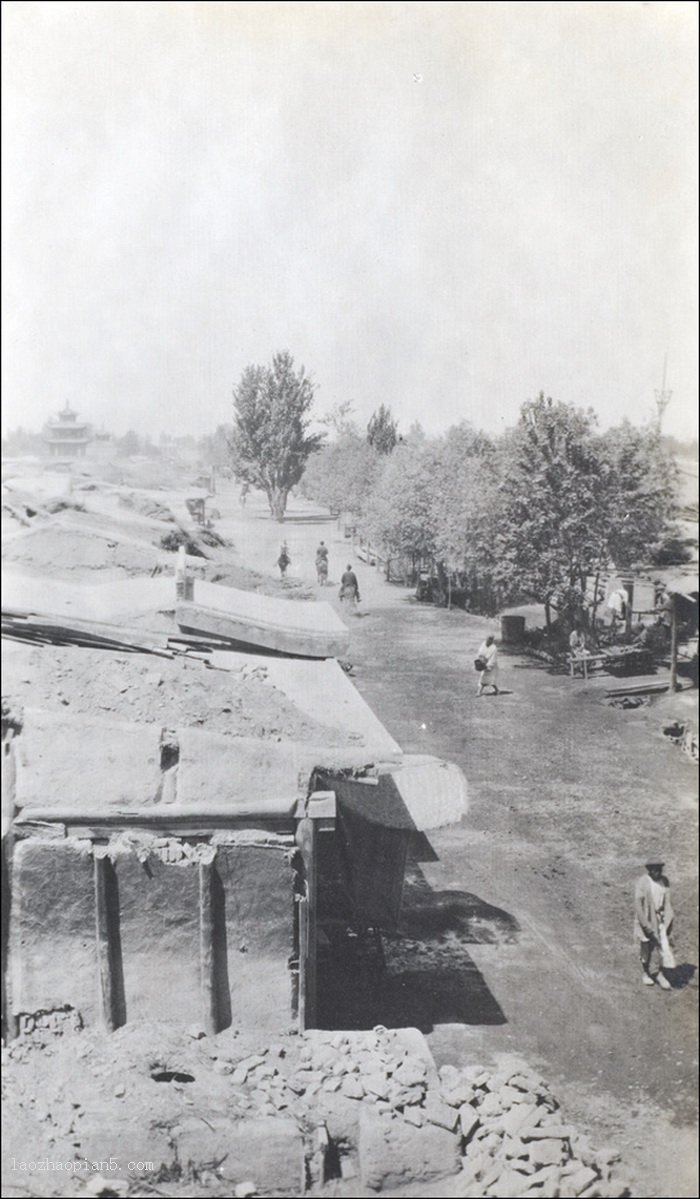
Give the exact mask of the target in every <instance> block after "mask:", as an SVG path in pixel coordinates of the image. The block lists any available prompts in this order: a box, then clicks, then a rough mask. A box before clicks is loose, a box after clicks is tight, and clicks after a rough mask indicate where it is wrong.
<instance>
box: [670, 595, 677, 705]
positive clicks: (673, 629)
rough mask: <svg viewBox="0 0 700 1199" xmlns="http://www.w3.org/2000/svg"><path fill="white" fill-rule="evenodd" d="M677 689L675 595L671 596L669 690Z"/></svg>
mask: <svg viewBox="0 0 700 1199" xmlns="http://www.w3.org/2000/svg"><path fill="white" fill-rule="evenodd" d="M677 689H678V608H677V604H676V596H675V595H672V596H671V683H670V690H671V691H676V690H677Z"/></svg>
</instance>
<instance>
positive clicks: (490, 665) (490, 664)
mask: <svg viewBox="0 0 700 1199" xmlns="http://www.w3.org/2000/svg"><path fill="white" fill-rule="evenodd" d="M477 658H481V660H482V662H483V663H484V669H483V670H482V671H481V674H480V675H479V689H478V691H477V693H476V694H477V695H483V692H484V687H493V693H494V695H498V694H499V691H498V650H497V649H496V639H495V637H493V636H491V635H489V636H488V637H487V638H486V640H485V641H483V642H482V644H481V645H480V646H479V652H478V654H477Z"/></svg>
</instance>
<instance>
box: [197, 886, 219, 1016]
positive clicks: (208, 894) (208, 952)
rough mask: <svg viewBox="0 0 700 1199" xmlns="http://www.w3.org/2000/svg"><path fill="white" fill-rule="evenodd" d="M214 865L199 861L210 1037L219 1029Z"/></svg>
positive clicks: (204, 984) (204, 996)
mask: <svg viewBox="0 0 700 1199" xmlns="http://www.w3.org/2000/svg"><path fill="white" fill-rule="evenodd" d="M213 869H214V868H213V865H212V864H211V863H208V862H200V864H199V972H200V988H201V995H202V1023H203V1025H204V1029H205V1032H206V1033H207V1034H208V1036H210V1037H213V1036H214V1034H215V1033H217V1032H218V1031H219V1029H218V1012H217V1004H216V977H215V955H214V906H213V898H212V871H213Z"/></svg>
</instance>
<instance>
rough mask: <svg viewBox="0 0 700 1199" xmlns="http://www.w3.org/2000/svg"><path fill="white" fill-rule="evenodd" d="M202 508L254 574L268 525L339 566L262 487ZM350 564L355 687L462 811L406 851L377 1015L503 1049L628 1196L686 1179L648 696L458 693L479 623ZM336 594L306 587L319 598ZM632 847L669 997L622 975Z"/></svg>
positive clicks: (683, 992) (673, 867)
mask: <svg viewBox="0 0 700 1199" xmlns="http://www.w3.org/2000/svg"><path fill="white" fill-rule="evenodd" d="M220 507H221V508H222V517H223V521H222V531H223V532H224V533H226V534H227V535H231V536H232V537H233V539H234V541H235V543H236V547H237V549H238V551H239V552H240V553H241V556H242V558H243V561H244V562H245V564H246V565H248V566H251V567H253V568H254V569H258V570H263V571H266V572H270V571H271V569H272V566H273V563H274V560H275V553H276V550H277V549H278V547H279V542H280V541H281V535H282V536H284V537H285V538H286V540H287V542H288V545H289V547H290V552H291V557H292V573H293V574H294V575H295V576H296V577H298V578H301V579H304V580H306V581H309V582H313V556H314V548H315V545H316V544H318V540H319V538H320V537H323V538H324V539H325V541H326V543H327V544H328V545H329V546H330V555H331V570H330V576H331V583H332V581H333V580H334V579H336V580H337V578H338V576H339V574H340V572H341V571H342V569H343V567H344V565H345V562H346V561H350V560H351V557H350V554H349V547H348V543H347V542H345V541H344V540H343V538H342V537H341V536H340V535H339V534H338V532H337V530H336V528H335V525H334V524H333V523H331V522H326V521H322V520H321V519H320V514H319V513H314V512H312V511H311V510H310V509H308V508H307V507H306V506H305V505H303V503H301V502H298V503H296V504H294V505H292V506H291V507H290V510H289V514H288V519H287V521H286V522H285V524H284V526H279V525H273V524H272V523H271V522H269V520H268V519H266V518H265V510H264V504H263V503H262V500H261V497H257V503H256V502H255V501H254V502H253V504H251V506H250V507H249V508H248V510H247V511H246V512H245V513H240V511H239V510H238V509H237V505H236V504H234V502H233V494H231V497H230V501H228V502H227V497H226V496H222V497H221V499H220ZM352 561H353V565H354V568H355V570H356V571H357V573H358V576H359V579H360V585H361V589H362V592H363V601H364V602H363V605H362V609H361V611H362V613H363V614H362V615H361V616H360V617H358V618H356V619H355V620H353V621H352V626H353V627H352V632H353V639H352V645H351V651H350V655H349V656H350V658H351V660H352V662H353V663H354V668H355V682H356V685H357V687H358V688H359V690H360V692H361V693H362V695H363V696H364V697H365V699H366V700H367V701H368V702H369V704H370V705H371V706H372V708H373V709H374V711H375V712H376V714H377V716H378V717H379V718H380V720H382V722H383V723H384V724H385V726H386V727H387V729H388V730H389V732H390V733H391V734H392V735H393V736H394V737H395V738H396V739H397V740H398V741H399V743H400V744H401V745H402V746H403V748H404V749H405V750H407V751H415V752H429V753H435V754H438V755H440V756H443V757H446V758H449V759H451V760H453V761H455V762H458V763H459V764H460V766H461V767H462V768H463V770H464V772H465V774H466V777H467V780H468V783H469V788H470V810H469V813H468V815H467V817H466V818H465V819H464V820H463V822H462V823H461V825H460V826H458V827H456V828H454V827H452V828H448V829H445V830H442V831H439V832H436V833H435V834H433V835H432V836H431V842H432V846H433V848H434V851H435V855H436V860H421V861H417V862H415V863H414V866H413V871H412V877H411V879H410V882H409V886H408V888H407V896H406V899H407V902H406V916H405V922H404V928H403V929H402V936H401V937H397V938H395V939H393V940H390V941H389V942H388V944H387V963H388V976H387V984H386V986H385V988H384V991H383V993H382V997H381V1002H382V1003H383V1005H384V1009H383V1011H382V1012H381V1013H380V1015H381V1017H382V1022H383V1023H386V1024H387V1025H389V1024H392V1023H393V1024H397V1023H406V1024H417V1025H419V1026H420V1027H421V1028H422V1029H423V1030H424V1031H426V1032H427V1033H428V1034H429V1040H430V1043H431V1047H432V1049H433V1052H434V1054H435V1056H436V1058H437V1059H438V1061H442V1060H445V1061H447V1060H452V1061H458V1062H460V1063H461V1062H468V1061H479V1062H484V1063H485V1064H489V1063H490V1062H493V1061H496V1060H498V1058H499V1055H503V1054H513V1053H515V1054H520V1055H523V1056H524V1057H525V1058H527V1059H528V1060H529V1061H530V1062H531V1063H532V1064H533V1065H535V1066H537V1067H538V1068H539V1069H541V1071H542V1073H543V1074H544V1075H545V1077H547V1078H548V1079H549V1080H550V1081H551V1083H552V1085H553V1086H554V1088H555V1089H556V1091H557V1092H558V1093H559V1094H560V1095H561V1097H562V1099H563V1100H564V1101H565V1103H566V1108H567V1112H568V1114H569V1115H570V1116H571V1117H572V1118H573V1119H578V1120H580V1122H581V1124H582V1125H583V1126H584V1127H585V1126H587V1127H588V1128H589V1129H590V1132H591V1134H592V1135H593V1136H594V1138H595V1139H596V1141H597V1142H598V1143H602V1142H604V1141H605V1142H610V1143H613V1144H616V1145H617V1146H618V1147H619V1148H620V1149H621V1150H622V1152H623V1155H624V1160H625V1167H626V1173H627V1175H628V1176H629V1177H630V1178H631V1179H632V1181H633V1183H634V1186H635V1190H634V1194H635V1195H637V1196H640V1197H641V1199H644V1197H646V1196H649V1197H652V1196H655V1197H660V1196H671V1195H684V1196H685V1195H695V1194H697V1181H696V1178H695V1167H694V1163H695V1141H694V1130H693V1122H694V1119H695V1112H696V1090H695V1071H696V1060H695V1045H696V1043H697V1042H696V1013H697V988H696V976H695V964H696V962H697V957H696V934H697V918H696V916H695V913H696V912H697V885H696V875H695V865H694V848H695V845H696V844H697V799H696V796H697V791H696V774H695V770H694V767H693V766H692V764H691V762H690V761H689V759H687V758H686V757H685V756H684V755H683V754H682V753H680V751H679V750H678V749H676V748H675V747H674V746H672V745H671V744H670V743H669V742H668V740H667V739H665V738H664V737H663V735H662V733H661V723H662V718H661V716H660V715H659V713H658V712H655V711H654V709H653V708H646V709H641V710H637V711H632V712H624V711H619V710H616V709H613V708H610V707H609V706H607V705H606V704H605V702H604V700H603V696H602V692H601V688H600V686H599V685H597V684H595V683H590V684H584V683H583V682H582V681H581V680H576V681H572V680H570V679H569V678H568V677H565V676H557V675H553V674H551V673H549V671H548V670H547V669H543V668H541V667H539V666H537V665H535V664H534V663H532V662H531V661H529V660H528V659H525V658H522V657H520V656H518V655H512V656H508V655H506V654H505V653H502V655H501V665H502V676H503V678H502V686H503V687H504V689H505V692H506V693H505V694H504V695H502V696H500V697H490V696H483V697H482V698H479V699H478V698H477V697H476V687H475V682H476V676H475V673H474V670H473V665H472V659H473V658H474V656H475V650H476V647H477V646H478V644H479V642H480V641H481V640H482V638H483V635H484V632H485V630H487V629H491V628H493V631H494V632H498V627H497V625H495V624H494V623H493V622H489V621H487V620H485V619H483V618H480V617H473V616H468V615H466V614H465V613H464V612H461V611H454V612H447V611H445V610H442V609H436V608H433V607H430V606H427V605H426V606H424V605H419V604H417V603H415V601H414V600H413V598H412V596H411V595H410V593H407V592H405V591H403V590H402V589H399V588H394V587H389V586H388V585H387V584H385V583H384V581H383V580H382V579H381V577H380V576H379V575H378V573H377V572H376V571H375V570H373V569H371V568H369V567H366V566H365V565H364V564H363V563H360V562H358V561H357V560H356V559H352ZM336 591H337V587H333V586H332V585H331V586H329V587H328V588H326V589H325V591H324V592H323V593H322V592H321V590H320V589H319V592H318V594H319V597H321V595H322V594H323V598H328V599H330V601H331V602H333V603H334V604H337V598H336ZM650 852H652V853H657V852H660V853H661V854H662V855H663V856H664V857H665V858H666V863H667V866H666V868H667V872H668V874H669V875H670V877H671V881H672V886H673V894H674V904H675V907H676V910H677V913H678V916H677V937H676V940H677V948H678V951H679V962H680V963H682V968H681V970H680V971H679V974H678V980H677V981H678V983H679V986H678V987H677V988H676V989H674V990H673V991H672V992H671V993H670V994H665V993H663V992H662V991H660V990H659V989H658V988H654V989H651V988H646V987H643V986H642V985H641V983H640V976H639V969H638V966H637V962H636V957H635V949H634V946H633V943H632V937H631V931H632V901H631V891H632V887H633V883H634V879H635V877H636V876H637V875H638V874H639V873H641V872H642V869H643V867H642V863H643V862H644V861H645V857H646V855H647V854H648V853H650ZM419 856H420V857H421V858H425V857H426V856H429V855H427V854H425V853H424V854H421V855H419ZM681 984H682V985H681Z"/></svg>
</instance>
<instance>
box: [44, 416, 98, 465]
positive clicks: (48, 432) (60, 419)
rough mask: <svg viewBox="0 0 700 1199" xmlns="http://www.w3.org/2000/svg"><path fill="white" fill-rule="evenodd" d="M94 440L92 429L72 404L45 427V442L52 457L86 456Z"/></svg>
mask: <svg viewBox="0 0 700 1199" xmlns="http://www.w3.org/2000/svg"><path fill="white" fill-rule="evenodd" d="M91 441H92V430H91V428H90V425H88V424H87V423H86V422H85V421H79V420H78V414H77V412H74V411H73V409H72V408H71V406H70V404H69V403H68V402H66V406H65V408H64V409H63V411H62V412H59V414H58V416H56V417H54V418H53V420H50V421H48V423H47V424H46V426H45V428H44V442H45V443H46V446H47V448H48V452H49V457H51V458H64V459H65V458H84V457H85V451H86V449H87V447H88V445H89V444H90V442H91Z"/></svg>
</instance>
